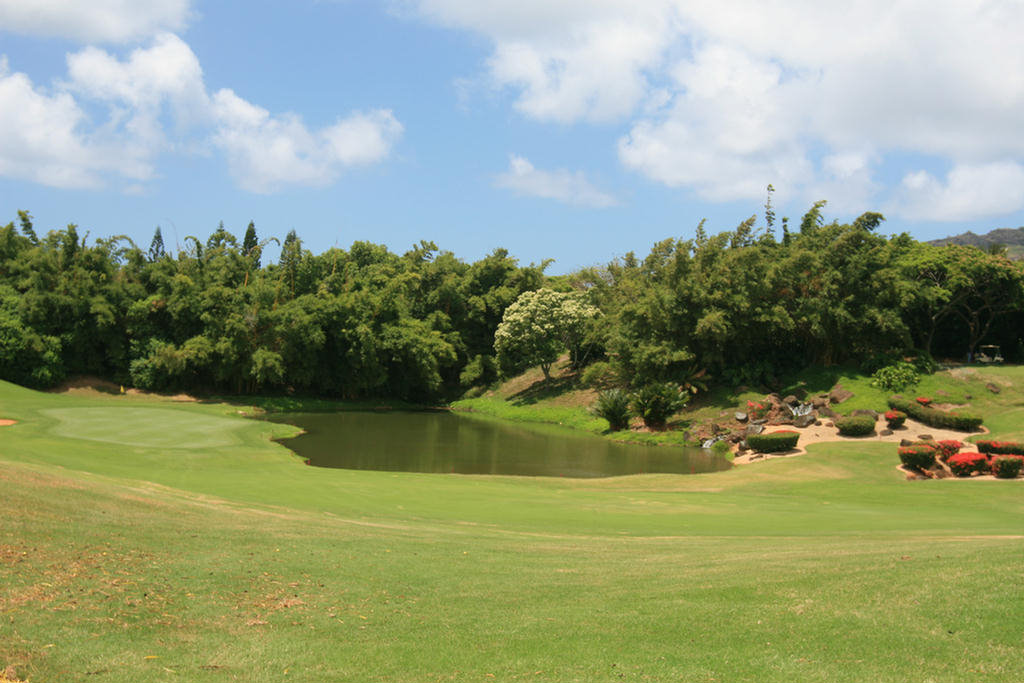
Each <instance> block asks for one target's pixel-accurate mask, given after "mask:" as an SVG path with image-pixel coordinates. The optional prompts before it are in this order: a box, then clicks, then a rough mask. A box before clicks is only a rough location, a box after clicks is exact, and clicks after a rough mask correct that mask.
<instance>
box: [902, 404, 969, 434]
mask: <svg viewBox="0 0 1024 683" xmlns="http://www.w3.org/2000/svg"><path fill="white" fill-rule="evenodd" d="M889 407H890V408H892V409H893V410H899V411H901V412H904V413H906V414H907V415H909V416H910V417H912V418H914V419H915V420H917V421H918V422H923V423H925V424H926V425H928V426H929V427H935V428H937V429H956V430H958V431H961V432H971V431H975V430H976V429H978V428H979V427H981V423H982V421H983V420H982V418H981V417H980V416H978V415H974V414H972V413H965V412H962V411H956V412H952V411H951V412H946V411H944V410H937V409H935V408H932V407H930V406H923V405H921V404H919V403H918V402H917V401H908V400H907V399H905V398H902V397H900V396H892V397H890V398H889Z"/></svg>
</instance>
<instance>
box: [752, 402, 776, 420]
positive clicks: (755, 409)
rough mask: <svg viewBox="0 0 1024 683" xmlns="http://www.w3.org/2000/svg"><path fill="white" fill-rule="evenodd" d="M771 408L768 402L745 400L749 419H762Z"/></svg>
mask: <svg viewBox="0 0 1024 683" xmlns="http://www.w3.org/2000/svg"><path fill="white" fill-rule="evenodd" d="M771 409H772V406H771V404H770V403H764V402H761V401H757V402H755V401H747V417H748V418H749V419H751V420H762V419H764V418H766V417H768V413H769V412H771Z"/></svg>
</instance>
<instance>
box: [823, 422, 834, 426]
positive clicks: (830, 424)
mask: <svg viewBox="0 0 1024 683" xmlns="http://www.w3.org/2000/svg"><path fill="white" fill-rule="evenodd" d="M825 426H826V427H835V426H836V423H835V422H826V423H825Z"/></svg>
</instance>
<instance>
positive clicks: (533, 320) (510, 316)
mask: <svg viewBox="0 0 1024 683" xmlns="http://www.w3.org/2000/svg"><path fill="white" fill-rule="evenodd" d="M584 297H585V294H583V293H579V292H572V293H569V292H556V291H554V290H550V289H538V290H536V291H533V292H523V293H522V294H520V295H519V298H518V299H516V300H515V302H513V303H512V305H511V306H509V307H508V308H507V309H505V315H504V316H503V317H502V319H501V324H500V325H498V329H497V331H496V332H495V333H494V350H495V351H496V352H497V354H498V364H499V365H500V366H501V368H502V371H503V372H505V373H506V374H508V373H510V372H515V371H518V370H522V369H524V368H528V367H531V366H533V365H540V369H541V371H543V372H544V378H545V379H551V365H552V364H553V363H554V362H555V361H556V360H558V356H559V354H560V353H562V352H563V351H565V350H569V351H570V352H572V351H575V350H577V349H578V348H579V346H580V345H581V343H582V340H583V331H584V327H585V325H586V323H587V321H588V320H591V319H593V318H596V317H597V316H598V315H600V311H599V310H598V309H597V307H595V306H592V305H591V304H588V303H586V301H584Z"/></svg>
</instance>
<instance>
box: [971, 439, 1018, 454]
mask: <svg viewBox="0 0 1024 683" xmlns="http://www.w3.org/2000/svg"><path fill="white" fill-rule="evenodd" d="M976 445H977V446H978V450H979V451H981V452H982V453H991V454H993V455H1024V443H1021V442H1019V441H993V440H991V439H982V440H981V441H978V442H977V444H976Z"/></svg>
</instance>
